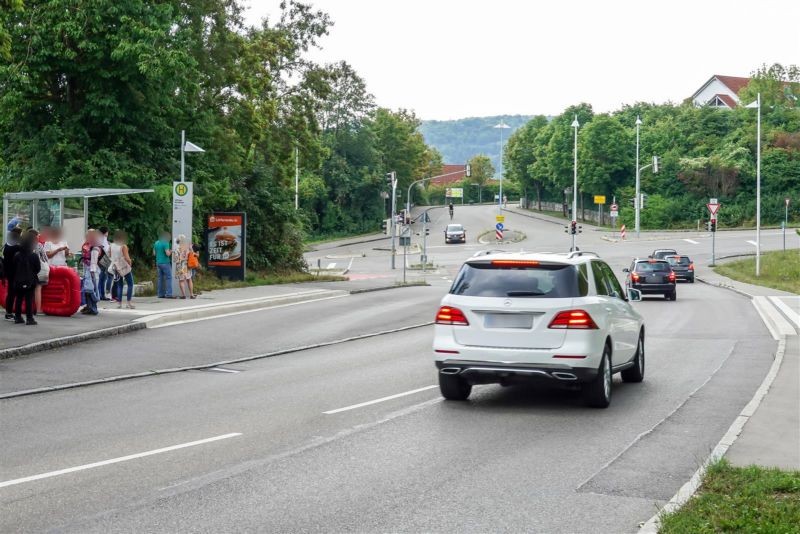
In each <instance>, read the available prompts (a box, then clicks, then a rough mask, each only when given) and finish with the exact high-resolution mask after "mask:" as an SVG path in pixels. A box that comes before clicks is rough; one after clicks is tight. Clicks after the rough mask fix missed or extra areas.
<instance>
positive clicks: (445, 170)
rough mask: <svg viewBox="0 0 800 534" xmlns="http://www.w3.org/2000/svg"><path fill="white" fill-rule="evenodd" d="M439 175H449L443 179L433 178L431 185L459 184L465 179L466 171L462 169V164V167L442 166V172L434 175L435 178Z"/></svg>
mask: <svg viewBox="0 0 800 534" xmlns="http://www.w3.org/2000/svg"><path fill="white" fill-rule="evenodd" d="M453 173H455V174H453ZM441 174H449V175H450V176H445V177H443V178H434V179H433V180H431V184H433V185H450V184H453V183H455V182H460V181H461V180H463V179H464V178H466V177H467V170H466V169H465V168H464V165H463V164H462V165H450V164H445V165H442V170H441V171H439V172H438V173H436V175H437V176H439V175H441Z"/></svg>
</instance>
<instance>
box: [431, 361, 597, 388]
mask: <svg viewBox="0 0 800 534" xmlns="http://www.w3.org/2000/svg"><path fill="white" fill-rule="evenodd" d="M436 368H437V369H439V372H440V373H442V374H449V375H458V376H460V377H462V378H464V379H465V380H466V381H467V382H469V383H470V384H498V383H499V384H503V383H509V384H512V383H518V382H531V381H537V380H545V381H550V382H561V383H570V382H571V383H581V382H591V381H592V380H594V379H595V377H597V372H598V370H597V369H596V368H591V367H569V366H565V365H557V364H527V363H500V362H477V361H469V360H444V361H437V362H436Z"/></svg>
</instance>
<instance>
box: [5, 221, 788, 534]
mask: <svg viewBox="0 0 800 534" xmlns="http://www.w3.org/2000/svg"><path fill="white" fill-rule="evenodd" d="M456 213H457V217H462V218H463V220H462V221H460V222H463V223H464V224H465V225H466V226H467V229H468V231H471V232H473V230H471V229H472V228H482V227H483V226H484V225H485V224H493V213H492V211H491V209H490V208H483V207H478V208H473V209H469V208H467V209H463V208H457V210H456ZM517 218H519V220H517ZM486 220H488V221H489V222H488V223H486ZM506 221H507V223H506V225H507V226H511V225H512V224H513V225H516V226H518V227H519V229H520V230H521V231H523V232H525V233H526V234H527V236H528V241H529V242H530V243H529V244H528V247H530V248H533V247H531V244H535V247H538V248H539V250H563V244H564V241H565V240H566V239H567V238H568V236H566V234H563V232H562V231H561V229H560V228H557V227H556V226H555V225H553V224H552V223H548V222H544V221H541V220H537V219H528V218H523V217H521V216H517V215H513V214H512V215H508V214H507V219H506ZM443 223H444V221H441V220H440V221H439V223H437V224H439V225H440V226H441V224H443ZM553 228H555V230H556V231H555V232H554V231H553ZM432 233H433V232H432ZM476 234H477V232H475V233H474V234H471V235H470V237H471V238H472V237H477V235H476ZM584 236H585V237H584ZM744 237H747V236H744V235H742V236H738V235H737V236H734V235H731V236H730V237H725V238H724V239H720V240H719V241H718V242H720V243H727V244H722V245H721V246H723V247H724V248H725V250H727V251H729V252H728V253H736V251H746V250H747V247H749V246H751V245H749V244H748V243H747V242H746V241H747V239H743V238H744ZM583 239H585V240H586V246H585V247H583V248H591V249H593V250H597V251H598V252H600V253H601V254H602V255H603V256H604V257H606V258H607V259H608V260H609V261H610V263H611V264H612V266H613V267H614V268H615V269H618V268H622V267H623V266H625V265H627V262H628V261H629V260H630V257H631V256H632V255H634V254H636V253H638V252H639V250H642V253H643V254H644V255H646V253H647V252H649V251H650V250H651V249H652V248H655V247H656V246H661V245H664V246H670V244H675V243H680V242H683V243H684V244H685V246H684V245H681V246H680V248H679V250H681V252H684V250H683V249H684V248H686V249H689V250H694V249H693V248H692V247H694V245H692V247H689V245H691V243H689V242H687V241H683V239H692V240H694V241H697V242H698V243H700V244H698V245H697V249H696V250H697V252H696V253H695V252H690V254H692V255H694V256H696V257H701V259H702V254H703V253H702V251H701V249H702V248H703V245H702V243H705V241H703V239H705V238H703V237H701V236H700V235H696V234H686V235H676V236H674V237H673V238H672V241H669V240H666V241H657V242H656V241H652V242H651V241H648V242H647V243H642V244H639V245H634V244H630V243H627V244H617V243H608V242H606V241H603V240H602V239H600V238H599V236H597V235H594V234H589V233H588V232H587V233H586V234H582V236H580V237H579V243H582V240H583ZM771 239H772V238H771V237H765V245H767V247H769V246H772V241H770V240H771ZM372 245H373V244H370V243H367V244H361V245H353V246H351V247H346V248H345V252H346V251H347V250H350V249H352V251H353V252H355V251H356V250H358V251H363V253H366V254H367V257H365V258H363V257H362V258H361V260H359V261H354V269H356V272H357V273H361V274H363V275H365V276H367V275H369V276H387V269H386V265H387V264H388V261H389V257H388V256H387V255H386V253H385V252H382V251H372ZM434 246H438V245H434ZM517 246H520V245H517ZM355 247H359V248H358V249H356V248H355ZM556 247H558V248H556ZM477 249H478V248H477V247H476V246H475V245H474V243H469V244H467V245H452V246H450V247H447V248H441V249H432V250H431V252H430V254H431V255H432V256H433V251H434V250H438V251H441V252H436V257H435V261H436V263H437V264H439V265H441V267H440V268H439V270H438V272H437V274H435V275H429V276H428V279H429V281H431V282H432V285H431V286H429V287H422V288H405V289H402V290H391V291H384V292H376V293H370V294H365V295H360V296H357V297H356V296H352V297H346V298H342V299H334V300H330V301H326V302H323V303H308V304H302V305H297V306H292V307H289V308H284V309H282V311H281V310H267V311H264V312H257V313H252V314H246V315H242V316H236V317H227V318H220V319H215V320H213V321H204V322H198V323H192V324H187V325H181V326H176V327H169V328H163V329H160V330H155V331H148V332H144V333H141V335H140V334H132V335H130V336H125V337H119V338H115V339H110V340H105V341H97V342H92V343H90V344H87V345H84V346H82V348H81V347H74V348H71V349H65V350H64V351H60V352H59V353H58V354H50V355H49V357H50V360H51V361H52V360H54V359H56V358H57V359H58V360H59V361H60V363H59V365H63V366H64V368H65V369H66V368H68V367H69V364H68V362H69V361H70V360H73V359H75V361H79V360H78V359H79V354H78V352H79V351H80V350H96V351H107V352H108V353H109V354H119V355H120V356H119V357H127V358H131V359H136V358H154V359H156V358H158V359H159V360H158V361H159V363H163V362H164V361H170V359H171V358H184V357H186V355H187V354H197V355H204V356H206V357H208V356H209V355H211V354H212V353H216V352H219V351H229V352H230V351H235V352H241V353H243V354H244V353H252V352H259V351H264V348H265V347H273V346H290V345H292V343H296V344H297V345H303V344H308V342H309V340H313V339H330V338H332V337H335V338H339V337H346V335H347V334H348V333H354V332H366V331H370V330H377V329H385V327H386V325H394V324H413V323H416V322H425V321H430V320H431V317H432V314H433V311H434V309H435V306H436V302H437V301H438V298H439V297H440V296H441V295H442V294H443V293H444V292H445V291H446V288H447V284H448V279H449V278H450V277H451V276H452V274H453V273H454V272H455V269H457V267H458V265H459V264H460V262H461V261H463V259H465V258H466V257H468V256H469V255H471V254H472V253H473V251H474V250H477ZM634 249H636V250H634ZM332 251H333V253H340V254H341V253H342V252H343V251H342V250H340V249H328V250H325V251H320V252H318V253H312V256H311V257H313V254H322V255H327V254H331V253H332ZM398 265H402V264H398ZM388 276H395V275H394V274H388ZM636 306H637V307H638V308H639V309H640V310H641V312H642V313H643V314H644V315H645V317H646V320H647V328H648V338H647V348H648V352H647V357H648V366H647V376H646V379H645V381H644V382H643V383H641V384H623V383H622V382H620V381H619V379H618V378H617V379H616V380H615V388H614V398H613V401H612V405H611V407H610V408H609V409H607V410H594V409H589V408H586V407H584V406H583V404H582V402H581V399H580V395H578V394H577V393H576V392H574V391H569V390H532V389H529V388H525V387H512V388H503V387H500V386H482V387H478V388H476V389H475V392H474V393H473V396H472V397H471V400H470V401H469V402H467V403H449V402H444V401H442V399H441V397H440V396H439V395H438V391H437V389H436V388H434V387H433V386H434V385H435V383H436V377H435V370H434V367H433V364H432V358H431V355H430V343H431V335H432V327H420V328H416V329H412V330H408V331H405V332H401V333H395V334H387V335H382V336H378V337H372V338H369V339H364V340H359V341H351V342H346V343H343V344H338V345H334V346H329V347H324V348H319V349H312V350H306V351H301V352H297V353H293V354H288V355H283V356H277V357H273V358H267V359H261V360H254V361H251V362H247V363H243V364H238V365H235V366H229V367H228V368H226V369H225V370H223V371H192V372H184V373H176V374H170V375H162V376H157V377H151V378H142V379H136V380H129V381H124V382H115V383H109V384H104V385H99V386H92V387H89V388H80V389H74V390H66V391H61V392H55V393H47V394H43V395H35V396H30V397H21V398H17V399H9V400H4V401H0V428H2V433H0V448H1V449H0V450H2V451H3V454H2V455H1V456H0V508H2V510H3V513H2V514H0V531H2V532H11V531H26V532H29V531H48V530H52V531H58V532H177V531H193V532H233V531H268V532H386V531H392V532H419V531H437V532H453V531H457V532H487V531H492V532H496V531H509V532H511V531H514V532H518V531H529V532H593V533H594V532H599V533H603V532H614V533H616V532H633V531H635V530H636V528H637V526H638V524H639V523H640V522H641V521H644V520H646V519H647V518H649V517H650V516H651V515H652V514H653V513H654V511H655V510H656V507H657V505H658V504H659V503H663V502H664V501H665V500H666V499H669V498H670V497H671V496H672V494H673V493H674V492H675V491H676V490H677V489H678V488H679V487H680V486H681V485H682V484H683V483H684V482H685V481H686V480H687V479H688V478H689V477H690V476H691V474H692V473H693V472H694V470H695V469H696V468H697V466H698V465H699V463H700V462H701V461H702V459H703V458H704V457H705V456H706V455H707V454H708V452H709V451H710V450H711V448H713V446H714V445H715V444H716V443H717V441H718V440H719V439H720V437H721V436H722V435H723V433H724V432H725V430H726V429H727V428H728V426H729V425H730V424H731V422H732V421H733V420H734V419H735V417H736V415H737V414H738V413H739V411H740V410H741V409H742V407H743V406H744V405H745V404H746V403H747V402H748V401H749V400H750V398H751V397H752V395H753V392H754V391H755V390H756V388H757V387H758V385H759V384H760V382H761V380H762V378H763V377H764V375H765V374H766V372H767V370H768V368H769V366H770V365H771V363H772V354H773V352H774V350H775V343H774V341H772V338H771V337H770V336H769V334H768V332H767V330H766V328H765V327H764V325H763V324H762V322H761V320H760V318H759V316H758V314H757V313H756V311H755V309H754V308H753V306H752V305H751V303H750V301H749V300H748V299H746V298H744V297H740V296H738V295H736V294H734V293H731V292H728V291H725V290H722V289H718V288H714V287H710V286H706V285H703V284H694V285H688V284H687V285H681V286H680V288H679V292H678V300H677V301H676V302H668V301H664V300H662V299H647V300H645V301H643V302H641V303H637V304H636ZM72 350H75V351H76V353H72V352H70V351H72ZM176 354H177V355H179V356H175V355H176ZM38 358H39V360H38V361H39V362H41V367H40V368H39V370H40V371H42V370H43V369H44V367H45V364H46V362H47V361H48V360H47V358H48V355H47V354H43V355H40V356H39V357H38ZM61 360H63V361H64V362H67V363H61ZM20 376H21V375H20ZM375 401H377V402H375ZM343 408H344V410H342V409H343ZM326 412H328V413H326ZM209 438H220V439H216V440H214V441H202V440H207V439H209ZM198 441H200V442H199V443H196V442H198ZM187 444H188V445H187ZM177 445H185V446H183V447H181V448H175V449H171V450H163V449H164V448H168V447H173V446H177ZM109 460H112V462H107V461H109ZM98 462H105V463H101V464H100V465H98V464H97V463H98ZM76 467H77V468H78V469H75V470H71V471H69V472H61V471H60V470H64V469H69V468H76ZM36 475H43V476H41V477H36ZM29 477H33V478H29Z"/></svg>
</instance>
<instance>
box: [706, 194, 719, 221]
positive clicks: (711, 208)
mask: <svg viewBox="0 0 800 534" xmlns="http://www.w3.org/2000/svg"><path fill="white" fill-rule="evenodd" d="M712 200H716V199H712ZM720 206H721V204H716V203H714V204H711V203H708V204H706V207H707V208H708V212H709V213H710V214H711V218H712V219H716V218H717V212H718V211H719V207H720Z"/></svg>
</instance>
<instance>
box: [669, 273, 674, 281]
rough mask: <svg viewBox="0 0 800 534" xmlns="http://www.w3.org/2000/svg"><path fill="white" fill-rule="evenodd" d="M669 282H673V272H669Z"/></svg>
mask: <svg viewBox="0 0 800 534" xmlns="http://www.w3.org/2000/svg"><path fill="white" fill-rule="evenodd" d="M669 281H670V282H674V281H675V271H670V272H669Z"/></svg>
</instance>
